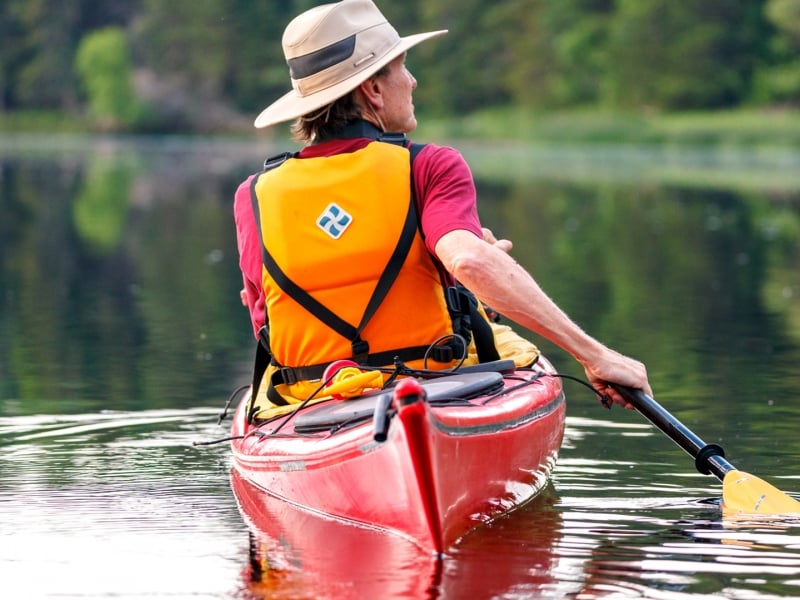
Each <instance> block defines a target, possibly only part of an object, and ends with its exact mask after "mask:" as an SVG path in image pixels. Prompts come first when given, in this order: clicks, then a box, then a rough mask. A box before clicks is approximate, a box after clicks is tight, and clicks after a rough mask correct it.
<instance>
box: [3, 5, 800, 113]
mask: <svg viewBox="0 0 800 600" xmlns="http://www.w3.org/2000/svg"><path fill="white" fill-rule="evenodd" d="M317 3H318V0H286V1H285V2H250V1H248V0H204V1H203V2H190V1H189V0H176V1H174V2H162V1H160V0H108V1H107V2H103V3H97V2H96V1H93V0H72V1H71V2H59V1H58V0H6V1H5V2H3V3H0V35H2V37H3V39H4V41H6V40H8V41H9V43H4V44H3V46H2V48H0V110H9V111H16V110H22V109H25V110H30V109H38V110H42V109H44V110H61V111H66V112H78V111H79V110H80V109H81V108H82V106H83V103H84V100H83V98H82V96H81V93H80V87H79V82H78V81H76V77H75V72H74V70H73V68H72V65H73V63H74V62H75V60H76V56H77V53H78V46H79V45H83V44H85V43H88V42H87V40H92V39H94V36H95V35H100V32H102V31H103V30H104V29H105V28H107V27H112V26H113V27H119V29H118V30H116V31H118V33H117V35H124V37H125V40H126V42H125V43H126V44H127V45H128V47H129V48H130V49H131V55H130V61H131V62H130V63H129V64H128V67H127V68H128V70H129V71H130V72H131V73H132V74H134V75H137V77H139V75H147V76H148V77H150V78H151V79H150V80H151V81H154V82H156V83H157V84H158V85H159V86H160V87H159V89H161V90H162V93H161V95H160V96H158V95H156V96H154V99H155V104H156V105H155V106H154V107H153V108H154V110H156V111H157V112H159V113H160V114H170V115H179V114H197V115H200V116H199V117H198V118H199V119H202V118H203V115H207V114H208V113H209V110H208V108H207V107H208V106H210V105H213V104H217V105H219V106H223V107H226V109H227V110H234V111H239V112H240V113H244V114H246V115H247V116H248V119H247V122H248V123H250V122H251V119H252V115H253V114H254V113H256V112H257V111H258V110H260V109H261V108H263V107H264V106H265V105H266V104H268V103H269V102H271V101H272V100H274V99H275V98H277V97H278V96H280V95H282V94H283V93H285V92H286V91H287V90H288V89H289V85H290V84H289V78H288V73H287V68H286V65H285V62H284V60H283V56H282V50H281V45H280V39H281V36H282V32H283V29H284V27H285V26H286V24H287V23H288V22H289V21H290V20H291V19H292V18H293V17H294V16H296V15H297V14H299V13H300V12H302V11H303V10H305V9H308V8H310V7H311V6H313V5H315V4H317ZM99 4H101V5H102V6H98V5H99ZM378 4H379V6H380V7H381V8H382V10H383V11H384V13H385V14H386V15H387V17H388V18H389V19H390V21H391V22H392V23H393V24H394V25H395V26H396V28H397V29H398V31H399V32H400V33H401V35H406V34H410V33H414V32H416V31H425V30H432V29H448V30H449V33H448V35H446V36H444V37H442V38H438V39H436V40H433V41H431V42H427V43H425V44H421V45H420V46H419V47H417V48H414V49H413V50H412V51H411V52H410V53H409V65H410V68H411V70H412V72H413V73H414V76H415V77H416V78H417V80H418V81H419V88H418V89H417V91H416V95H415V100H416V104H417V106H418V107H419V110H420V111H421V112H423V113H426V114H428V115H431V116H437V115H445V114H458V115H463V114H465V113H470V112H473V111H476V110H485V109H488V108H508V107H513V108H518V109H521V110H528V111H542V110H552V109H553V108H559V109H563V108H569V107H587V106H595V107H604V108H610V109H614V110H631V109H634V110H636V111H642V110H650V111H658V112H669V111H676V110H685V109H692V110H716V109H719V108H724V107H739V106H751V107H752V106H768V105H771V104H774V103H781V104H783V105H794V104H796V103H797V102H798V100H800V75H798V73H800V8H799V7H800V0H751V1H748V2H742V1H741V0H687V1H685V2H674V1H671V0H650V1H648V2H641V1H640V0H559V1H558V2H550V1H547V0H505V1H504V2H495V3H486V2H482V1H481V0H407V1H406V2H402V3H397V2H394V3H392V2H389V1H388V0H378ZM93 43H95V42H93ZM115 43H116V44H117V45H118V47H117V52H118V51H119V48H120V47H122V43H121V41H120V40H119V39H117V40H116V42H115ZM118 59H119V57H118ZM95 60H99V58H96V59H95ZM82 77H83V78H84V80H85V79H86V78H89V79H93V80H95V83H94V84H93V85H95V86H97V88H100V86H101V83H100V80H101V79H103V78H108V79H110V80H111V81H110V82H108V83H106V84H104V85H105V86H106V87H105V90H106V92H105V93H100V92H95V93H94V94H95V95H93V93H92V92H90V93H89V95H88V98H87V101H88V102H89V103H90V104H91V103H92V102H95V101H96V100H97V96H105V97H106V98H107V99H110V97H111V96H115V97H116V98H117V100H116V101H114V102H110V104H111V105H112V106H114V107H115V108H113V110H112V112H113V111H122V113H126V111H127V110H128V109H125V108H122V103H121V94H112V93H111V90H117V91H119V90H121V89H122V76H121V75H120V73H119V72H116V71H113V70H109V71H107V74H106V75H103V74H101V72H99V71H98V72H96V73H93V74H91V75H90V74H89V73H88V72H84V73H83V75H82ZM137 81H139V80H138V79H137ZM84 83H85V81H84ZM129 94H130V95H131V96H133V97H140V98H144V97H146V98H147V99H148V101H149V100H151V98H150V97H148V96H146V95H143V91H142V89H141V88H140V86H139V85H138V84H137V85H135V86H134V87H133V88H132V89H131V90H130V92H129ZM198 104H202V109H200V110H197V109H195V110H193V107H194V106H195V105H198ZM159 105H161V106H159ZM165 107H168V108H169V110H167V109H166V108H165ZM95 110H97V107H95ZM104 110H105V111H106V112H108V107H106V108H105V109H104ZM118 116H119V115H117V117H118ZM128 119H130V116H128ZM162 121H163V119H162ZM191 121H192V119H187V123H186V124H185V127H188V128H192V127H195V126H196V122H195V123H192V122H191ZM121 123H122V124H124V123H125V120H124V119H123V120H121ZM182 126H183V125H182Z"/></svg>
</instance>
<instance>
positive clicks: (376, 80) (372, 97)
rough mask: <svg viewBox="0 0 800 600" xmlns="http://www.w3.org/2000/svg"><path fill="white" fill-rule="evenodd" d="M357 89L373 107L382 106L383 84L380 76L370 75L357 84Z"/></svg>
mask: <svg viewBox="0 0 800 600" xmlns="http://www.w3.org/2000/svg"><path fill="white" fill-rule="evenodd" d="M358 90H359V91H360V92H361V94H362V95H363V97H364V100H365V101H366V102H368V103H369V105H370V106H372V108H373V109H375V110H380V109H381V108H383V86H382V85H381V80H380V77H370V78H369V79H367V80H366V81H364V82H363V83H361V85H359V86H358Z"/></svg>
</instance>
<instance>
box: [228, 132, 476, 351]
mask: <svg viewBox="0 0 800 600" xmlns="http://www.w3.org/2000/svg"><path fill="white" fill-rule="evenodd" d="M370 141H371V140H369V139H367V138H352V139H345V140H341V139H339V140H331V141H329V142H323V143H321V144H315V145H311V146H306V147H305V148H303V149H302V150H301V151H300V154H299V158H313V157H319V156H332V155H334V154H342V153H345V152H355V151H356V150H359V149H360V148H363V147H364V146H366V145H367V144H368V143H369V142H370ZM413 175H414V186H415V190H416V195H417V206H416V208H417V215H419V220H420V226H421V229H422V234H423V237H424V238H425V245H426V246H427V248H428V250H429V251H430V253H431V254H432V255H434V256H435V253H434V248H435V247H436V243H437V242H438V241H439V239H440V238H441V237H442V236H443V235H444V234H446V233H449V232H450V231H455V230H456V229H465V230H467V231H471V232H472V233H474V234H475V235H477V236H478V237H481V235H482V234H481V224H480V220H479V219H478V210H477V206H476V194H475V183H474V181H473V179H472V172H471V171H470V169H469V166H468V165H467V163H466V161H465V160H464V158H463V157H462V156H461V154H459V152H458V151H456V150H454V149H453V148H449V147H447V146H435V145H433V144H427V145H426V146H425V147H424V148H423V149H422V151H420V153H419V154H418V155H417V157H416V158H415V159H414V171H413ZM252 177H253V176H250V177H249V178H248V179H247V180H246V181H244V182H242V183H241V185H239V188H238V189H237V190H236V195H235V197H234V202H233V215H234V220H235V222H236V239H237V243H238V246H239V268H240V269H241V270H242V278H243V280H244V290H245V293H246V296H247V306H248V308H249V309H250V319H251V321H252V323H253V332H254V333H255V334H256V336H257V335H258V331H259V329H261V327H262V326H263V325H264V320H265V316H266V315H265V312H264V290H263V288H262V285H261V269H262V262H261V242H260V240H259V237H258V227H257V225H256V221H255V217H254V216H253V206H252V203H251V199H250V181H251V179H252Z"/></svg>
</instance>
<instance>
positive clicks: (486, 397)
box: [193, 334, 611, 446]
mask: <svg viewBox="0 0 800 600" xmlns="http://www.w3.org/2000/svg"><path fill="white" fill-rule="evenodd" d="M454 335H457V334H454ZM443 337H449V336H443ZM441 342H442V340H441V339H440V340H436V342H434V343H433V344H431V345H432V346H433V345H436V344H438V343H441ZM465 359H466V356H464V357H462V359H461V360H460V361H459V363H458V365H456V366H455V367H451V368H449V369H442V370H434V369H426V368H411V367H408V366H407V365H406V364H405V363H404V362H403V361H402V360H400V359H399V358H395V362H394V365H393V366H391V367H370V366H367V365H357V364H355V363H353V362H352V361H334V362H333V363H331V367H336V366H338V368H333V369H331V370H329V371H326V374H325V377H324V378H323V380H322V381H321V382H320V384H319V385H318V386H317V388H316V389H315V390H314V391H313V392H312V393H311V394H310V395H309V396H308V397H307V398H305V399H304V400H303V401H302V402H299V403H297V404H294V405H292V410H291V411H289V412H285V413H282V414H277V415H274V416H272V417H269V418H266V419H263V420H259V422H258V424H257V427H256V428H255V429H253V430H252V431H250V432H248V433H247V434H245V435H240V436H229V437H225V438H220V439H215V440H211V441H206V442H194V443H193V445H195V446H210V445H214V444H219V443H224V442H229V441H233V440H241V439H245V438H246V437H250V436H253V437H259V438H264V437H308V436H314V435H320V434H326V435H333V434H335V433H337V432H338V431H342V430H344V429H347V428H349V427H352V426H356V425H359V424H362V423H364V422H365V421H366V420H368V417H365V416H357V417H353V418H351V419H343V420H341V421H338V422H336V423H332V424H331V425H330V427H328V428H326V429H325V430H321V431H318V432H314V433H309V432H298V431H296V430H295V431H293V432H292V433H289V434H282V433H281V430H282V429H283V428H284V427H285V426H286V425H287V424H288V423H289V422H290V421H291V420H292V419H293V418H295V417H296V416H297V415H298V414H300V413H301V412H302V410H303V409H304V408H306V407H307V406H308V405H309V404H310V403H312V402H314V401H315V400H316V403H318V404H322V403H325V402H331V401H337V400H338V401H341V402H347V401H348V400H351V399H354V398H359V397H362V398H363V397H365V396H363V394H362V393H361V392H359V393H356V392H355V391H353V390H351V393H350V394H347V395H345V396H342V395H340V394H338V393H335V394H333V395H330V396H329V397H325V398H318V396H319V394H320V393H322V392H325V393H326V395H328V393H329V390H331V389H335V388H333V387H332V386H333V385H336V378H337V376H340V374H341V373H342V371H343V370H345V369H351V370H353V371H355V370H358V371H360V372H361V373H362V374H378V375H380V376H381V377H383V376H385V375H388V377H387V378H386V380H385V381H384V382H383V384H382V385H380V386H379V387H378V386H376V387H368V388H367V389H368V390H369V391H371V392H375V391H389V390H392V389H393V387H395V384H396V382H397V381H398V378H401V377H402V378H408V377H411V378H416V379H421V380H423V381H435V380H437V379H441V378H445V377H453V376H454V375H461V374H468V373H499V374H501V375H502V380H503V381H505V380H517V381H519V383H518V384H516V385H510V386H508V387H505V386H504V385H503V384H502V382H499V385H498V388H499V389H496V390H495V391H489V390H485V389H484V390H481V392H480V393H479V394H475V395H480V396H482V399H481V400H480V402H478V403H475V402H472V401H470V399H469V397H465V396H463V395H450V396H448V395H444V396H442V395H439V396H435V397H432V398H426V401H427V402H428V404H429V405H430V406H431V407H453V406H464V407H470V406H483V405H486V404H488V403H489V402H491V401H492V400H494V399H496V398H497V397H499V396H502V395H504V394H508V393H511V392H513V391H516V390H519V389H521V388H524V387H527V386H530V385H533V384H534V383H536V382H537V381H538V380H539V379H540V378H541V377H556V378H561V379H566V380H570V381H574V382H577V383H579V384H581V385H583V386H585V387H586V388H587V389H589V390H590V391H591V392H592V393H593V394H594V395H595V396H597V397H598V398H599V399H600V402H601V403H602V404H603V406H605V407H606V408H610V407H611V402H610V400H609V399H608V398H607V397H606V396H604V395H603V394H601V393H600V392H598V391H597V390H596V389H595V388H594V387H592V385H591V384H590V383H589V382H587V381H585V380H583V379H581V378H579V377H575V376H572V375H567V374H564V373H557V372H544V371H541V370H537V369H535V368H534V367H535V365H536V360H534V362H533V363H532V364H530V365H528V366H526V367H517V366H515V365H514V364H513V361H512V360H499V361H492V362H489V363H478V364H475V365H467V366H463V362H464V360H465ZM520 372H525V373H529V374H531V376H530V377H524V376H520V375H518V373H520ZM350 377H351V378H353V379H354V378H356V377H358V375H351V376H350ZM400 380H401V381H402V379H400ZM250 388H251V384H245V385H241V386H239V387H238V388H236V389H235V390H234V391H233V392H232V393H231V395H230V396H229V398H228V400H227V401H226V403H225V405H224V407H223V410H222V411H221V412H220V414H219V417H218V421H217V424H221V423H222V421H223V420H225V418H227V415H228V411H229V410H230V407H231V405H232V404H233V402H234V400H235V399H236V398H237V396H240V395H241V394H242V393H243V392H246V391H247V390H248V389H250ZM395 414H396V409H395V408H394V407H393V406H392V396H391V395H388V396H385V398H382V399H378V401H377V402H376V405H375V408H374V412H373V413H372V416H371V417H369V418H372V419H373V421H374V422H375V423H378V422H383V423H385V424H386V426H388V423H389V422H390V421H391V419H392V418H393V417H394V416H395ZM276 422H278V424H277V426H276V427H275V428H274V429H272V430H271V431H264V430H263V429H262V428H263V427H264V426H266V425H270V424H275V423H276Z"/></svg>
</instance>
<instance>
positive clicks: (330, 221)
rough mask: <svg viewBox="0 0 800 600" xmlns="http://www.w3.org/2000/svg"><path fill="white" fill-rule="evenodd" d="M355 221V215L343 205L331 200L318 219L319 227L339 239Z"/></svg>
mask: <svg viewBox="0 0 800 600" xmlns="http://www.w3.org/2000/svg"><path fill="white" fill-rule="evenodd" d="M352 222H353V217H352V216H350V214H349V213H348V212H347V211H346V210H345V209H343V208H342V207H341V206H338V205H336V204H335V203H333V202H331V203H330V204H329V205H328V207H327V208H326V209H325V210H324V211H323V212H322V214H321V215H320V216H319V218H318V219H317V227H319V228H320V229H322V231H324V232H325V233H327V234H328V235H329V236H331V237H332V238H333V239H335V240H338V239H339V238H340V237H341V235H342V234H343V233H344V230H345V229H347V228H348V227H349V226H350V223H352Z"/></svg>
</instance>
